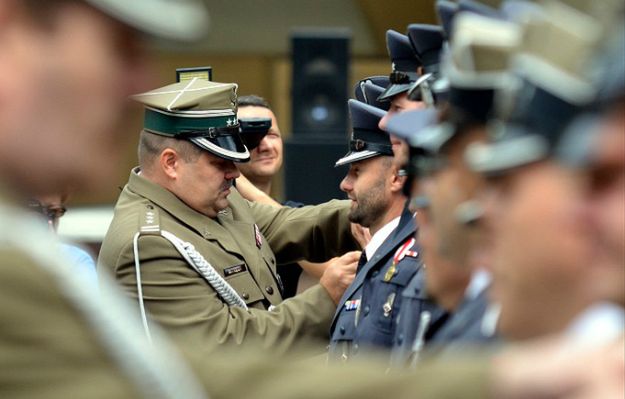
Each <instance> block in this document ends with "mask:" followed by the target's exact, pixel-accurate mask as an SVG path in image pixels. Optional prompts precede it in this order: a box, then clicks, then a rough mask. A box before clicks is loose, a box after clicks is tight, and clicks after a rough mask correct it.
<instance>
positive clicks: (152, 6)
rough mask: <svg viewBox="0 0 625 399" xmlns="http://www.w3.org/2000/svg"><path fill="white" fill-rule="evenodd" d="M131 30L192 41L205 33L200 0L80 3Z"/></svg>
mask: <svg viewBox="0 0 625 399" xmlns="http://www.w3.org/2000/svg"><path fill="white" fill-rule="evenodd" d="M84 1H85V2H87V3H89V4H90V5H92V6H93V7H95V8H97V9H99V10H101V11H103V12H105V13H106V14H108V15H110V16H112V17H113V18H115V19H118V20H120V21H122V22H124V23H126V24H127V25H129V26H132V27H133V28H135V29H138V30H140V31H144V32H146V33H149V34H152V35H155V36H159V37H163V38H167V39H174V40H195V39H199V38H201V37H202V36H203V35H205V34H206V32H207V30H208V23H209V17H208V11H207V9H206V5H205V4H204V2H203V1H201V0H84Z"/></svg>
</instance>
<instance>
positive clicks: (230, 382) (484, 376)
mask: <svg viewBox="0 0 625 399" xmlns="http://www.w3.org/2000/svg"><path fill="white" fill-rule="evenodd" d="M193 356H194V355H191V357H193ZM212 360H213V361H212V362H211V363H210V364H204V363H202V362H201V361H199V362H195V361H192V364H199V368H198V374H199V378H200V380H201V381H203V382H204V384H206V389H207V391H208V392H209V394H210V395H211V396H213V397H219V398H224V399H235V398H237V399H238V398H250V397H253V398H257V399H269V398H271V399H292V398H298V399H322V398H333V399H354V398H358V399H380V398H393V399H457V398H463V399H485V398H489V397H491V395H490V392H489V382H490V381H489V380H490V374H489V368H490V362H489V360H488V359H486V358H471V359H469V360H457V361H455V362H453V363H443V364H431V365H423V366H421V367H419V368H418V369H417V370H411V371H408V370H407V371H406V372H404V373H401V374H399V373H397V374H395V373H388V372H387V371H386V368H385V367H384V366H383V365H384V364H385V363H384V362H383V361H381V359H377V361H373V360H372V361H366V362H362V361H361V362H351V363H349V364H345V365H341V366H332V365H330V366H326V365H320V364H314V363H312V362H302V361H299V362H297V361H292V359H288V358H285V359H283V358H277V357H274V356H271V357H270V358H269V357H268V356H266V355H263V354H259V353H257V352H253V351H250V352H248V353H246V354H245V355H244V356H242V355H241V354H240V353H236V352H234V353H228V352H226V353H219V354H216V356H215V357H213V358H212ZM241 376H245V377H243V378H244V381H243V382H244V383H241Z"/></svg>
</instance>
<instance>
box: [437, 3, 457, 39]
mask: <svg viewBox="0 0 625 399" xmlns="http://www.w3.org/2000/svg"><path fill="white" fill-rule="evenodd" d="M457 11H458V4H457V3H454V2H453V1H449V0H438V1H437V2H436V14H437V15H438V20H439V22H440V24H441V26H442V27H443V32H444V33H445V37H446V38H447V40H449V39H450V38H451V35H452V31H453V20H454V16H455V15H456V12H457Z"/></svg>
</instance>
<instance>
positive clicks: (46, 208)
mask: <svg viewBox="0 0 625 399" xmlns="http://www.w3.org/2000/svg"><path fill="white" fill-rule="evenodd" d="M28 207H29V208H30V209H32V210H33V211H34V212H36V213H38V214H40V215H42V216H44V217H45V218H46V220H47V221H48V222H54V221H56V220H58V219H59V218H61V217H62V216H63V215H65V212H66V211H67V209H66V208H65V207H64V206H62V205H54V204H51V205H44V204H42V203H41V202H39V201H37V200H30V201H28Z"/></svg>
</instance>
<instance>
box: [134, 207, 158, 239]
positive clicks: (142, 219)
mask: <svg viewBox="0 0 625 399" xmlns="http://www.w3.org/2000/svg"><path fill="white" fill-rule="evenodd" d="M139 231H140V232H141V233H142V234H156V235H160V234H161V226H160V220H159V213H158V209H157V208H156V207H155V206H154V205H153V204H152V203H150V202H146V203H145V204H143V208H142V209H141V212H140V213H139Z"/></svg>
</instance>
